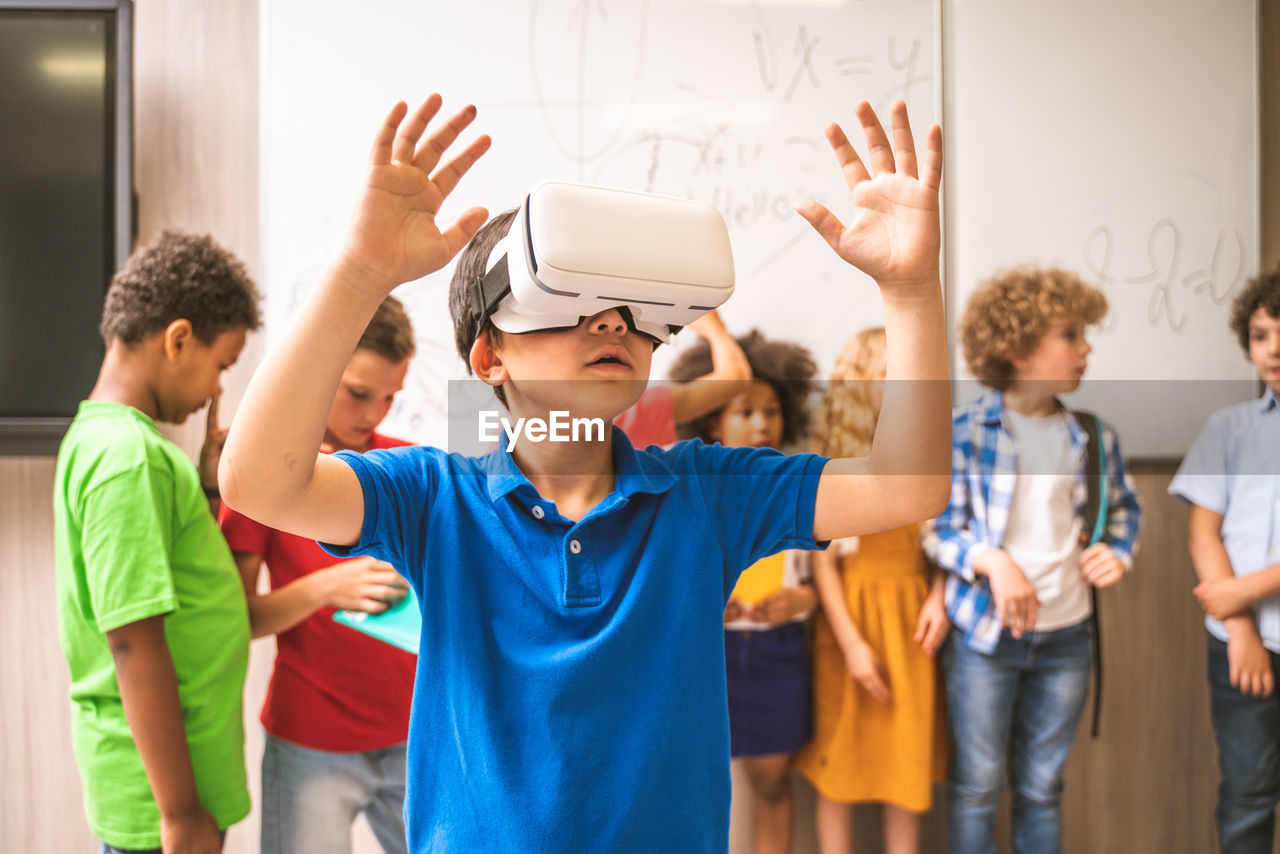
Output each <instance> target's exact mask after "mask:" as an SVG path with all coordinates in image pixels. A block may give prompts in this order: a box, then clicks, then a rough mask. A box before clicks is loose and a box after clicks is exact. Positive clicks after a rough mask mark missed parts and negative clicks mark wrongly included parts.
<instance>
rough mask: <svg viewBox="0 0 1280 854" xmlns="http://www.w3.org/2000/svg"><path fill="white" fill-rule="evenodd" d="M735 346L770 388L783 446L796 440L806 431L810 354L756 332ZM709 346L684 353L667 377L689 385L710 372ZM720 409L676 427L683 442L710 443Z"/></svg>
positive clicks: (814, 367) (811, 370)
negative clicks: (778, 411)
mask: <svg viewBox="0 0 1280 854" xmlns="http://www.w3.org/2000/svg"><path fill="white" fill-rule="evenodd" d="M738 346H740V347H741V348H742V351H743V352H744V353H745V354H746V356H747V361H748V362H749V363H750V364H751V374H752V376H754V377H755V378H756V379H757V380H763V381H764V382H767V383H768V384H769V385H771V386H773V391H774V394H776V395H777V396H778V404H779V405H780V406H781V407H782V444H784V445H787V444H790V443H792V442H795V441H798V440H799V438H800V437H801V436H803V435H804V434H805V433H806V432H808V430H809V420H810V414H809V395H810V393H811V392H812V391H813V376H814V374H816V373H817V372H818V366H817V364H815V363H814V361H813V356H811V355H810V354H809V351H808V350H807V349H805V348H804V347H802V346H800V345H799V344H793V343H791V342H788V341H770V340H769V339H768V338H765V337H764V335H763V334H762V333H761V332H760V330H758V329H752V330H751V331H750V332H748V333H747V334H746V335H744V336H742V337H741V338H739V339H738ZM713 367H714V365H713V363H712V360H711V346H710V345H709V344H707V342H706V341H700V342H699V343H698V344H697V345H695V346H694V347H691V348H690V349H688V350H685V351H684V352H683V353H681V354H680V356H679V358H677V359H676V362H675V364H674V365H672V366H671V370H670V372H669V374H668V375H669V376H670V377H671V379H673V380H675V381H677V382H689V381H690V380H695V379H697V378H698V377H701V376H705V375H706V374H709V373H711V371H712V369H713ZM722 411H723V407H721V408H720V409H717V410H716V411H715V412H712V413H709V414H707V415H704V416H702V417H701V418H697V419H694V420H693V421H688V422H685V423H683V424H678V425H676V430H677V433H678V435H679V436H680V438H682V439H701V440H702V441H704V442H710V441H712V440H711V424H712V422H713V421H714V420H715V419H716V418H718V417H719V416H720V413H721V412H722Z"/></svg>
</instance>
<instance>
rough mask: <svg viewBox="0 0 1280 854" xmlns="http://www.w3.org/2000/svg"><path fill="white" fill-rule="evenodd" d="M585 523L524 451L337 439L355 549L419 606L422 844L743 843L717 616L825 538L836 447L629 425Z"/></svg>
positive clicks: (418, 816) (413, 845)
mask: <svg viewBox="0 0 1280 854" xmlns="http://www.w3.org/2000/svg"><path fill="white" fill-rule="evenodd" d="M612 441H613V455H614V463H615V466H616V471H617V478H616V485H615V488H614V490H613V492H611V493H610V494H609V495H608V496H607V497H606V498H605V499H604V500H603V501H601V502H600V503H599V504H598V505H597V506H596V507H594V508H592V510H591V511H590V512H589V513H588V514H587V515H586V516H584V517H583V518H582V519H580V520H578V521H577V522H570V521H569V520H567V519H565V518H564V517H562V516H561V515H560V514H559V513H558V512H556V508H555V505H554V504H553V503H552V502H550V501H547V500H546V499H543V498H542V497H541V496H540V495H539V494H538V493H537V491H536V490H535V489H534V488H533V486H532V484H530V483H529V480H528V479H527V478H526V477H525V476H524V475H523V474H522V473H521V472H520V470H519V468H518V467H517V466H516V465H515V464H514V461H513V460H512V459H511V457H510V455H509V454H507V453H506V452H505V451H501V450H498V451H494V452H492V453H490V454H488V455H487V456H484V457H480V458H471V457H463V456H460V455H449V454H446V453H445V452H443V451H441V450H438V449H435V448H425V447H412V448H396V449H393V450H388V451H374V452H371V453H367V454H363V455H357V454H347V453H341V454H338V455H337V457H338V458H339V459H342V460H343V461H344V462H346V463H347V464H348V465H350V466H351V468H352V469H353V470H354V471H355V472H356V474H357V475H358V477H359V478H360V483H361V485H362V487H363V489H364V501H365V520H364V528H363V530H362V532H361V536H360V541H359V543H357V544H356V545H355V546H354V547H353V548H351V549H349V550H344V549H331V551H333V553H334V554H339V555H343V556H346V555H348V554H369V555H374V556H376V557H378V558H380V559H382V560H386V561H388V562H390V563H391V564H393V565H394V566H396V567H397V568H399V569H400V570H401V571H402V572H404V573H405V575H406V577H407V578H408V579H409V582H410V584H411V585H412V586H413V589H414V592H415V593H416V594H417V596H418V600H419V601H420V602H421V605H422V641H421V647H420V650H419V654H418V672H417V681H416V684H415V687H414V697H413V712H412V715H411V717H410V724H409V759H408V791H407V796H406V803H405V819H406V826H407V832H408V841H409V849H410V850H411V851H413V852H439V851H463V852H474V851H501V852H524V851H530V852H533V851H538V852H542V851H546V852H552V851H555V852H563V851H573V852H597V851H598V852H608V854H620V853H621V852H632V851H634V852H652V851H681V852H716V854H723V852H724V851H726V850H727V849H728V829H729V722H728V711H727V705H726V693H725V667H724V631H723V611H724V606H725V603H726V602H727V600H728V596H729V592H730V591H731V590H732V589H733V586H734V583H735V582H736V581H737V578H738V575H739V573H740V572H741V571H742V570H743V569H744V568H745V567H747V566H749V565H751V564H752V563H754V562H755V561H756V560H758V559H760V558H763V557H766V556H768V555H770V554H774V553H775V552H778V551H781V550H782V549H789V548H799V549H816V548H821V547H822V544H820V543H817V542H815V541H814V540H813V511H814V499H815V496H816V494H817V487H818V478H819V476H820V474H821V472H822V469H823V466H824V465H825V464H826V459H825V458H822V457H817V456H813V455H809V454H802V455H795V456H786V455H783V454H779V453H777V452H776V451H771V450H756V449H747V448H723V447H721V446H719V445H712V446H708V445H704V444H702V443H701V442H696V441H695V442H681V443H678V444H676V445H674V446H673V447H671V448H670V449H667V450H662V449H658V448H656V447H655V448H650V449H647V450H644V451H636V450H634V449H633V448H632V447H631V444H630V443H629V442H628V441H627V439H626V437H625V435H624V434H623V433H622V432H621V431H620V430H618V429H616V428H615V429H614V430H613V440H612Z"/></svg>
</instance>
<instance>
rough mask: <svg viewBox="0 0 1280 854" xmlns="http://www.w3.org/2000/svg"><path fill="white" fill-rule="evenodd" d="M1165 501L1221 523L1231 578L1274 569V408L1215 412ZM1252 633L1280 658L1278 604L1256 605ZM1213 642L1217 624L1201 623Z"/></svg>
mask: <svg viewBox="0 0 1280 854" xmlns="http://www.w3.org/2000/svg"><path fill="white" fill-rule="evenodd" d="M1169 494H1170V495H1173V496H1175V497H1177V498H1180V499H1182V500H1183V501H1185V502H1187V503H1188V504H1195V505H1198V506H1200V507H1203V508H1205V509H1206V510H1212V511H1213V512H1214V513H1220V514H1221V515H1222V544H1223V545H1224V546H1225V547H1226V550H1227V557H1228V558H1230V560H1231V569H1232V571H1233V572H1234V573H1235V574H1236V576H1237V577H1239V576H1243V575H1250V574H1252V573H1255V572H1257V571H1258V570H1260V569H1263V568H1265V567H1267V566H1268V565H1270V564H1274V563H1277V562H1280V404H1278V403H1277V401H1276V396H1275V394H1274V393H1273V392H1272V391H1271V390H1270V389H1267V392H1266V394H1264V395H1263V396H1262V397H1260V398H1258V399H1257V400H1253V401H1250V402H1248V403H1241V404H1238V405H1236V406H1229V407H1227V408H1226V409H1220V410H1218V411H1217V412H1215V413H1213V415H1210V416H1209V420H1208V421H1206V422H1205V425H1204V429H1202V430H1201V431H1200V435H1199V436H1197V437H1196V440H1195V442H1194V443H1193V444H1192V445H1191V450H1189V451H1187V455H1186V457H1184V458H1183V460H1182V465H1181V466H1179V468H1178V474H1177V475H1176V476H1175V477H1174V479H1173V482H1172V483H1170V484H1169ZM1254 613H1255V614H1256V616H1257V622H1258V633H1259V634H1261V635H1262V643H1263V645H1264V646H1266V648H1267V649H1269V650H1271V651H1272V652H1280V597H1276V596H1273V597H1271V598H1269V599H1264V600H1263V601H1261V602H1258V603H1257V604H1255V605H1254ZM1205 626H1206V627H1208V629H1209V632H1210V633H1211V634H1212V635H1213V636H1214V637H1216V638H1218V639H1219V640H1222V641H1225V640H1226V639H1227V631H1226V629H1225V628H1224V627H1223V625H1222V623H1220V622H1219V621H1217V620H1215V619H1213V618H1212V617H1206V618H1205Z"/></svg>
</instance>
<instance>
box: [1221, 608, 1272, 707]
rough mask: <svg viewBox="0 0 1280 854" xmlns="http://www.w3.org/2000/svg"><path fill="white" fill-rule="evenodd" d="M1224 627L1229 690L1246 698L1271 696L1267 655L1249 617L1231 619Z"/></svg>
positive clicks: (1255, 627)
mask: <svg viewBox="0 0 1280 854" xmlns="http://www.w3.org/2000/svg"><path fill="white" fill-rule="evenodd" d="M1225 625H1226V628H1227V664H1228V667H1229V671H1230V678H1231V687H1232V688H1235V689H1236V690H1238V691H1239V692H1240V693H1241V694H1244V695H1246V696H1251V697H1269V696H1271V692H1272V690H1274V689H1275V674H1274V673H1273V672H1272V670H1271V654H1270V653H1269V652H1267V648H1266V647H1265V646H1263V645H1262V637H1261V636H1260V635H1259V634H1258V627H1257V625H1256V624H1255V623H1254V622H1253V618H1252V617H1237V618H1232V619H1231V620H1228V621H1227V622H1226V624H1225Z"/></svg>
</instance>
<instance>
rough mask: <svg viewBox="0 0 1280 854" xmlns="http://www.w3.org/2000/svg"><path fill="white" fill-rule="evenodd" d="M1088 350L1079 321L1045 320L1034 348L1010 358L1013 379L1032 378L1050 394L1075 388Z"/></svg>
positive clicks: (1084, 366)
mask: <svg viewBox="0 0 1280 854" xmlns="http://www.w3.org/2000/svg"><path fill="white" fill-rule="evenodd" d="M1092 351H1093V348H1092V347H1090V346H1089V342H1088V341H1086V340H1085V337H1084V324H1083V323H1080V322H1078V321H1055V322H1054V323H1051V324H1049V328H1048V330H1046V331H1045V333H1044V336H1043V337H1042V338H1041V339H1040V341H1039V343H1037V344H1036V346H1035V349H1033V350H1032V351H1031V352H1030V353H1028V354H1027V355H1026V356H1024V357H1022V358H1021V359H1014V360H1012V361H1013V367H1014V381H1015V382H1034V383H1036V384H1037V385H1042V386H1043V388H1044V390H1045V391H1046V392H1050V393H1052V394H1066V393H1067V392H1072V391H1075V390H1076V389H1077V388H1079V386H1080V380H1082V379H1084V372H1085V369H1086V368H1087V367H1088V366H1089V359H1088V357H1089V353H1091V352H1092Z"/></svg>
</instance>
